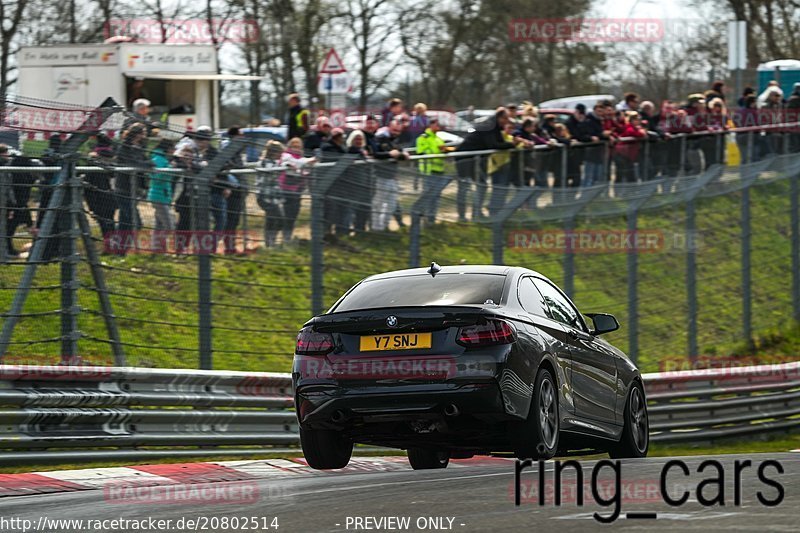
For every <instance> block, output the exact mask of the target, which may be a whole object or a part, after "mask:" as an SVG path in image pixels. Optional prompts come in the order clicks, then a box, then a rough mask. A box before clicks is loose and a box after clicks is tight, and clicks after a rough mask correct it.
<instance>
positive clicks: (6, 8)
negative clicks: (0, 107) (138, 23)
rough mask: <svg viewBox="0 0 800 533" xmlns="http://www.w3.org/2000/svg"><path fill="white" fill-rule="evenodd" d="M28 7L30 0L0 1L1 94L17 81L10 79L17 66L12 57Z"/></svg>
mask: <svg viewBox="0 0 800 533" xmlns="http://www.w3.org/2000/svg"><path fill="white" fill-rule="evenodd" d="M27 7H28V0H15V1H11V2H0V95H5V94H6V93H7V92H8V88H9V86H10V85H11V84H12V83H13V82H14V81H16V80H10V79H9V73H10V72H11V71H12V70H13V69H14V68H15V67H13V66H12V65H11V62H10V59H11V55H12V54H13V53H15V51H16V47H15V45H14V40H15V38H16V36H17V33H18V32H19V30H20V22H21V21H22V20H23V18H24V16H25V11H26V8H27Z"/></svg>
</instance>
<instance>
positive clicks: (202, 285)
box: [196, 172, 216, 370]
mask: <svg viewBox="0 0 800 533" xmlns="http://www.w3.org/2000/svg"><path fill="white" fill-rule="evenodd" d="M213 179H214V177H213V175H212V176H211V177H208V176H206V173H205V172H203V173H202V174H201V175H199V176H198V177H197V180H198V183H197V187H198V188H197V211H196V215H197V230H196V231H197V232H198V234H201V235H202V234H204V233H206V232H208V228H209V220H208V217H209V215H210V214H211V181H212V180H213ZM213 242H214V246H215V247H216V235H215V236H214V241H213ZM197 252H198V254H199V255H198V257H197V318H198V321H197V322H198V325H199V330H198V348H199V350H200V353H199V358H200V359H199V366H198V367H199V368H200V369H201V370H212V369H213V368H214V360H213V359H214V356H213V340H212V332H211V328H212V325H211V321H212V315H211V274H212V272H211V254H212V253H216V250H203V249H200V250H198V251H197Z"/></svg>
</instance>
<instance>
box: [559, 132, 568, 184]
mask: <svg viewBox="0 0 800 533" xmlns="http://www.w3.org/2000/svg"><path fill="white" fill-rule="evenodd" d="M567 146H568V145H567V143H564V144H562V145H561V188H562V189H566V188H567V164H568V163H567V161H568V159H569V158H568V157H567Z"/></svg>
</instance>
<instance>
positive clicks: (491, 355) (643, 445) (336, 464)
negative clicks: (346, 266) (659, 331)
mask: <svg viewBox="0 0 800 533" xmlns="http://www.w3.org/2000/svg"><path fill="white" fill-rule="evenodd" d="M584 316H585V317H588V319H589V320H590V321H591V322H592V325H591V327H590V326H589V325H587V323H586V320H585V319H584ZM618 328H619V323H618V322H617V320H616V319H615V318H614V317H613V316H611V315H608V314H601V313H592V314H589V313H587V314H586V315H582V314H581V313H580V312H579V311H578V309H577V308H576V307H575V305H574V304H573V303H572V302H571V301H570V299H569V298H568V297H567V296H566V295H565V294H564V293H563V292H562V291H561V290H560V289H559V288H558V287H557V286H556V285H555V284H554V283H553V282H552V281H550V280H548V279H547V278H546V277H544V276H542V275H541V274H538V273H537V272H534V271H532V270H528V269H525V268H519V267H507V266H443V267H440V266H439V265H437V264H435V263H433V264H431V267H430V268H418V269H410V270H400V271H395V272H387V273H384V274H378V275H375V276H371V277H369V278H366V279H365V280H363V281H361V282H359V283H358V284H356V285H355V286H354V287H353V288H351V289H350V290H349V291H347V292H346V293H345V294H344V295H343V296H342V297H341V298H339V300H338V301H337V302H336V303H335V304H334V305H333V307H331V309H330V310H329V311H328V312H327V313H325V314H323V315H320V316H317V317H314V318H312V319H311V320H309V321H308V322H307V323H306V324H305V325H304V326H303V328H302V329H301V330H300V333H299V334H298V336H297V345H296V348H295V355H294V363H293V367H292V378H293V384H294V394H295V402H296V403H295V405H296V409H297V417H298V419H299V423H300V439H301V442H302V447H303V453H304V455H305V458H306V460H307V461H308V464H309V465H310V466H311V467H313V468H318V469H330V468H342V467H344V466H346V465H347V463H348V462H349V460H350V457H351V455H352V452H353V444H354V443H364V444H371V445H380V446H389V447H397V448H403V449H406V450H407V451H408V459H409V462H410V463H411V466H412V467H413V468H415V469H426V468H444V467H446V466H447V464H448V461H449V460H450V458H466V457H471V456H473V455H476V454H493V453H496V454H502V453H511V454H514V455H516V456H517V457H520V458H534V459H536V458H550V457H552V456H554V455H556V454H562V453H566V452H568V451H569V450H581V449H586V448H591V449H594V450H606V451H607V452H608V453H609V454H610V455H611V456H612V457H615V458H621V457H644V456H646V455H647V449H648V444H649V440H648V430H649V427H648V417H647V404H646V400H645V392H644V387H643V383H642V378H641V375H640V373H639V370H638V369H637V368H636V366H635V365H634V364H633V363H632V362H631V360H630V359H628V357H627V356H626V355H625V354H624V353H623V352H621V351H620V350H618V349H617V348H615V347H614V346H612V345H611V344H609V343H608V342H606V341H605V340H603V339H602V338H601V337H600V335H602V334H603V333H608V332H610V331H614V330H616V329H618Z"/></svg>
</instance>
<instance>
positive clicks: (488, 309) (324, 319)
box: [303, 304, 504, 327]
mask: <svg viewBox="0 0 800 533" xmlns="http://www.w3.org/2000/svg"><path fill="white" fill-rule="evenodd" d="M501 310H502V306H499V305H484V304H472V305H448V306H433V305H431V306H426V305H407V306H391V307H370V308H368V309H352V310H350V311H340V312H334V313H325V314H322V315H318V316H315V317H313V318H311V319H310V320H308V321H307V322H306V323H305V324H303V327H308V326H332V325H334V324H335V323H336V322H337V321H336V319H337V318H343V319H345V320H346V317H347V315H352V316H353V318H355V317H357V316H358V317H360V320H365V318H364V317H363V315H365V314H369V315H374V316H373V317H370V318H371V319H373V320H377V319H380V318H382V317H383V315H386V314H387V313H388V314H391V313H392V312H394V311H396V312H397V313H398V314H401V313H403V311H422V312H428V313H441V314H444V315H448V314H450V315H452V314H457V313H468V312H470V311H471V312H472V313H471V314H473V315H485V316H502V315H504V313H502V312H501Z"/></svg>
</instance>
